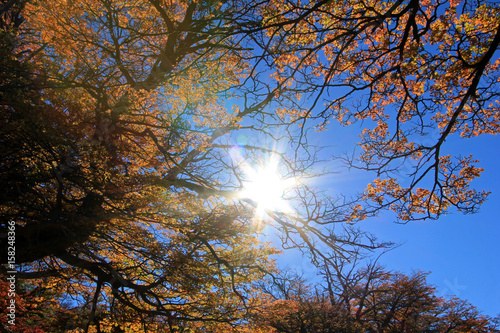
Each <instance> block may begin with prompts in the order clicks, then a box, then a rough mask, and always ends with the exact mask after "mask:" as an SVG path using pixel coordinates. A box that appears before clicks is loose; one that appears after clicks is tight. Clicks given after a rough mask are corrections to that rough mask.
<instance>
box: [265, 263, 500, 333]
mask: <svg viewBox="0 0 500 333" xmlns="http://www.w3.org/2000/svg"><path fill="white" fill-rule="evenodd" d="M356 265H357V264H354V265H349V264H347V263H346V262H345V261H342V260H340V261H337V265H333V266H330V265H325V266H324V267H323V269H324V270H323V281H322V282H323V283H324V284H323V285H316V286H314V287H310V286H306V285H305V284H304V281H302V280H300V279H297V278H295V279H290V278H284V279H282V280H280V282H279V283H278V284H277V287H275V288H274V290H272V292H271V293H272V294H273V296H274V301H273V302H270V303H269V305H268V306H267V307H266V308H265V309H264V310H263V311H262V312H261V314H260V316H257V317H256V319H255V321H256V322H257V324H260V325H263V326H264V327H268V329H270V330H271V329H274V332H315V333H316V332H317V333H319V332H325V333H326V332H328V333H334V332H394V333H395V332H498V331H499V330H500V327H499V326H498V323H495V322H494V320H493V319H491V318H489V317H487V316H484V315H481V314H480V313H479V311H478V310H477V309H476V308H475V307H474V306H472V305H471V304H469V303H468V302H466V301H464V300H460V299H457V298H451V299H446V298H444V297H438V296H436V295H435V294H436V290H435V288H434V287H432V286H430V285H429V284H428V283H427V282H426V277H427V273H423V272H416V273H414V274H413V275H411V276H407V275H404V274H401V273H398V272H389V271H386V270H385V269H383V268H382V267H380V266H378V265H376V263H370V264H369V265H367V266H366V267H364V268H361V269H358V268H356Z"/></svg>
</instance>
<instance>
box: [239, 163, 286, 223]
mask: <svg viewBox="0 0 500 333" xmlns="http://www.w3.org/2000/svg"><path fill="white" fill-rule="evenodd" d="M294 183H295V181H294V180H293V179H292V178H287V179H284V178H282V177H281V176H280V175H279V173H278V168H277V165H275V164H273V163H271V164H269V165H267V166H265V167H257V168H256V169H254V168H251V167H248V169H247V170H245V182H244V189H243V192H242V193H241V196H242V197H244V198H248V199H250V200H252V201H253V202H255V203H256V205H257V213H258V215H260V216H262V215H263V213H264V212H265V211H266V210H273V211H278V212H282V213H286V212H289V211H290V206H289V205H288V204H287V201H286V200H285V194H286V192H287V190H289V189H290V188H291V187H292V186H293V185H294Z"/></svg>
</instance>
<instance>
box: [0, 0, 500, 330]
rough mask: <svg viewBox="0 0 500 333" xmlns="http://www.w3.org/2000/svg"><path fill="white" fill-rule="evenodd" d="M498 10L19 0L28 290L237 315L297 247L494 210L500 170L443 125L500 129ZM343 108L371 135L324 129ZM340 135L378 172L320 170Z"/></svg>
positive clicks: (116, 323) (1, 134)
mask: <svg viewBox="0 0 500 333" xmlns="http://www.w3.org/2000/svg"><path fill="white" fill-rule="evenodd" d="M499 11H500V8H499V6H498V4H496V3H491V2H488V1H468V0H466V1H455V0H454V1H424V0H410V1H388V2H379V1H326V0H323V1H317V2H307V1H304V2H301V1H282V0H276V1H274V0H273V1H264V2H257V3H254V2H251V1H244V0H242V1H240V0H229V1H220V2H219V1H212V0H207V1H205V0H199V1H189V0H185V1H184V0H182V1H167V0H165V1H163V0H134V1H115V0H88V1H71V0H56V1H51V2H42V1H34V0H32V1H28V0H2V1H1V2H0V28H1V30H0V44H1V49H0V52H1V57H0V62H1V64H0V105H1V117H0V122H1V125H0V142H1V149H0V161H1V162H0V182H1V184H2V191H1V193H0V232H1V237H0V247H1V248H2V253H8V252H9V247H10V246H13V244H10V243H9V238H8V237H7V235H8V232H9V225H10V223H11V222H12V221H13V222H14V223H15V226H16V227H15V230H16V236H15V267H14V265H13V263H11V262H10V260H9V259H8V256H2V258H1V263H2V264H6V265H5V267H7V268H5V267H4V268H3V271H2V274H6V272H7V271H8V270H12V269H15V271H16V277H17V278H18V279H19V281H20V283H21V281H22V284H19V288H20V290H23V291H22V292H21V291H20V292H19V294H18V296H19V295H24V301H23V300H19V304H24V303H23V302H28V300H31V302H32V303H31V304H32V305H33V304H35V303H36V302H37V301H35V300H34V297H35V296H34V295H38V294H39V295H40V296H39V297H42V298H43V297H45V298H46V299H47V302H49V303H50V302H52V303H54V304H53V305H52V306H51V307H47V310H46V311H48V312H51V311H52V312H53V313H58V314H59V315H60V316H63V317H64V316H69V317H71V316H73V317H74V316H79V318H80V319H78V320H77V321H78V322H79V323H80V324H78V325H79V326H78V328H81V329H83V330H85V331H91V332H118V331H120V330H122V331H123V330H124V329H125V327H126V328H127V329H129V330H130V331H141V330H143V331H148V330H149V331H159V330H160V327H162V329H164V330H165V331H167V332H168V331H172V332H174V331H187V330H189V329H192V330H200V331H210V330H213V331H217V330H220V327H226V329H229V328H228V327H236V326H238V323H242V320H243V321H245V320H247V319H245V318H248V317H246V315H247V314H248V313H253V312H254V311H256V310H257V309H262V308H265V306H266V305H265V304H267V303H266V302H270V297H271V296H269V293H268V292H266V290H265V288H264V289H263V288H261V287H260V284H259V282H260V281H263V280H265V279H270V280H269V281H274V282H276V281H278V280H277V279H276V276H277V274H278V271H279V267H277V265H276V263H275V261H274V260H275V258H276V256H277V255H278V254H279V253H280V252H281V251H283V250H286V249H290V248H296V249H299V250H300V251H302V252H303V253H305V254H306V255H307V256H308V257H309V258H310V260H311V261H312V262H313V263H314V264H315V265H318V266H320V267H330V266H331V265H334V266H335V265H336V266H335V267H338V266H339V262H338V260H347V261H348V260H350V258H352V256H358V255H360V251H363V250H374V249H377V248H384V247H387V246H389V244H387V243H381V242H377V241H376V239H375V238H374V237H372V236H371V235H369V234H367V233H364V232H363V231H362V230H359V229H358V228H357V226H356V223H357V222H359V221H361V220H364V219H368V218H371V217H373V216H376V215H377V214H379V213H381V212H383V211H392V212H393V213H394V214H395V218H396V219H397V220H398V221H400V222H404V223H406V222H411V221H415V220H423V219H436V218H439V217H440V216H441V215H443V214H445V213H446V212H447V211H449V210H455V211H460V212H463V213H472V212H476V211H477V209H478V208H479V206H480V205H481V204H482V203H483V202H484V201H485V199H486V197H487V196H488V192H486V191H483V190H480V189H475V188H474V187H473V186H472V185H471V182H472V181H473V180H474V179H475V178H477V177H479V176H480V175H481V173H482V171H483V169H482V168H481V167H479V166H477V163H478V161H477V160H476V159H475V158H474V156H472V155H471V156H454V155H452V154H449V153H448V152H447V150H446V144H445V141H446V140H447V139H448V138H449V137H451V136H461V137H464V138H470V137H475V136H479V135H484V134H497V132H498V131H499V130H500V126H499V125H500V124H499V121H500V118H499V114H500V112H499V111H500V110H499V106H500V102H499V97H498V96H499V92H500V91H499V83H500V75H499V65H500V59H499V57H498V52H497V50H498V48H499V45H500V13H499ZM355 124H357V125H355ZM338 126H344V127H349V126H350V127H351V128H353V131H356V130H359V142H357V143H356V146H357V148H356V150H355V151H354V152H346V151H343V150H342V149H339V147H328V145H324V146H318V145H315V144H314V140H312V137H313V136H316V135H320V136H321V135H326V134H329V135H332V134H331V131H334V130H335V128H337V127H338ZM317 132H319V133H317ZM436 133H437V134H436ZM431 134H433V135H431ZM331 155H334V156H335V161H336V162H339V161H340V162H342V164H341V165H343V167H344V168H346V169H349V168H355V169H360V170H363V171H364V172H366V174H367V175H370V177H371V181H370V182H369V183H367V184H366V185H365V187H364V189H362V190H361V191H359V192H357V193H337V192H335V190H325V189H322V188H315V187H314V186H313V183H312V182H310V180H311V179H314V178H315V177H318V176H321V175H323V174H327V173H329V172H332V171H331V170H328V163H332V161H330V160H328V159H327V160H326V161H325V156H331ZM318 165H326V166H327V168H326V169H319V168H318ZM336 165H339V163H336ZM403 176H404V179H405V181H401V178H402V177H403ZM269 232H271V233H273V235H276V238H278V239H279V240H280V242H274V243H270V242H268V241H267V239H266V237H265V236H266V235H267V234H269ZM335 263H337V264H335ZM380 274H382V275H384V274H386V272H380ZM387 274H389V273H387ZM387 274H386V277H387V279H386V280H387V281H386V280H384V279H385V278H384V279H382V278H381V279H382V280H381V281H383V283H388V284H391V283H392V284H397V283H399V282H398V281H400V280H401V279H402V280H405V278H403V277H401V276H399V275H398V276H396V275H390V274H389V275H387ZM273 278H274V280H273ZM410 279H417V280H419V279H420V280H419V281H421V276H419V275H417V276H416V277H414V278H410ZM3 280H5V279H3ZM402 280H401V281H402ZM405 281H406V280H405ZM270 283H271V282H270ZM381 283H382V282H381ZM294 297H295V296H294ZM311 297H312V296H311ZM311 297H309V298H310V299H312V298H311ZM332 300H333V298H332V297H330V301H332ZM33 302H35V303H33ZM64 302H66V303H65V304H66V305H65V306H63V303H64ZM307 302H309V301H307ZM311 302H312V301H311ZM314 302H318V301H317V299H316V298H314ZM52 303H51V304H52ZM348 303H349V302H348ZM348 303H346V304H348ZM438 303H439V302H438ZM46 304H48V303H46ZM308 304H309V303H308ZM436 304H437V303H436ZM440 304H441V303H440ZM344 305H345V304H344ZM23 306H24V305H23ZM26 306H28V305H26ZM454 306H455V305H454ZM28 307H29V306H28ZM69 308H72V309H73V312H72V313H71V311H69V310H68V309H69ZM358 309H359V307H358ZM344 310H345V308H343V310H342V311H344ZM270 311H271V310H270ZM273 311H274V310H273ZM283 311H285V310H283ZM286 311H288V310H286ZM353 311H354V310H353ZM48 312H47V313H48ZM444 312H446V311H444ZM20 313H21V312H20ZM47 313H46V314H43V313H40V314H39V316H40V318H45V316H48V314H47ZM2 320H3V318H2ZM28 322H29V320H28V321H26V322H25V324H26V325H28V324H29V323H28ZM32 322H33V321H32ZM288 324H290V325H292V323H291V322H290V323H288ZM288 324H287V325H288ZM41 325H42V324H41ZM43 325H49V324H48V323H47V322H45V323H44V324H43ZM43 325H42V326H43ZM217 325H229V326H217ZM249 325H250V324H249ZM28 326H29V325H28ZM28 326H26V327H28ZM42 326H40V327H42ZM271 326H272V325H271ZM19 327H20V326H18V329H19ZM43 327H45V328H39V329H40V330H41V331H44V329H45V330H46V331H50V330H51V329H50V328H46V327H47V326H43ZM217 327H219V328H217ZM20 329H21V330H23V329H24V328H20ZM33 329H34V328H33ZM53 329H54V328H53ZM254 329H257V328H255V327H254ZM251 330H252V329H250V331H251Z"/></svg>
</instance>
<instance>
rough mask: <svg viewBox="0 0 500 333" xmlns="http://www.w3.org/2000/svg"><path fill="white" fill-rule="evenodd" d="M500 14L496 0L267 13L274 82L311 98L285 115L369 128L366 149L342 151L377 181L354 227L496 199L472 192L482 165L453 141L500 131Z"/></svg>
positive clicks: (341, 4)
mask: <svg viewBox="0 0 500 333" xmlns="http://www.w3.org/2000/svg"><path fill="white" fill-rule="evenodd" d="M498 11H499V7H498V4H495V3H491V2H485V1H419V0H411V1H387V2H379V1H337V2H331V1H319V2H311V3H303V2H301V1H279V0H277V1H271V2H269V3H268V4H267V5H266V6H265V7H264V8H263V9H262V13H263V24H262V27H260V28H254V30H249V31H255V32H258V31H262V33H261V34H256V37H255V38H254V41H255V43H257V44H258V45H259V46H260V47H261V48H262V50H263V51H262V52H263V59H265V60H266V63H267V64H272V66H271V68H270V69H269V70H270V71H271V72H272V74H271V75H272V76H273V77H274V78H275V79H276V80H277V81H278V82H281V83H282V84H283V85H284V86H287V87H288V88H287V90H288V91H289V92H292V93H295V94H297V96H298V97H300V96H302V97H303V98H309V99H310V103H309V104H305V105H304V104H302V105H301V104H300V103H299V102H296V103H295V106H292V107H288V108H284V109H283V110H282V111H281V113H280V114H281V115H282V116H283V117H288V118H290V119H291V120H293V121H295V122H296V123H299V125H303V126H304V128H305V125H306V124H308V123H312V124H317V125H316V126H317V129H318V130H324V129H326V127H328V123H329V122H330V121H333V120H335V121H338V122H339V123H340V124H342V125H344V126H348V125H351V124H354V123H362V126H361V129H362V130H361V133H360V136H361V141H360V142H359V149H358V151H357V152H355V153H353V154H346V155H345V156H342V154H341V153H337V156H339V158H340V159H341V160H343V161H344V162H346V163H347V166H348V167H353V168H359V169H361V170H365V171H369V172H373V173H374V174H376V176H375V177H374V178H375V179H374V180H373V181H372V182H371V183H370V184H368V185H367V187H366V189H365V191H364V193H362V194H361V195H359V196H358V197H357V199H358V202H357V203H355V204H352V205H351V207H350V208H351V213H352V214H351V215H350V216H345V214H344V215H343V216H344V217H345V218H346V219H347V220H352V221H357V220H360V219H364V218H366V217H368V216H371V215H373V214H375V213H377V212H378V211H380V210H382V209H390V210H393V211H395V212H396V213H397V216H398V218H399V220H400V221H402V222H407V221H410V220H416V219H417V220H418V219H426V218H438V217H439V216H440V215H441V214H443V213H445V212H446V211H447V209H449V208H450V207H455V208H456V209H458V210H459V211H462V212H465V213H469V212H475V211H476V210H477V208H478V206H479V205H480V204H481V203H482V202H484V200H485V197H486V196H487V194H488V193H487V192H485V191H477V190H474V189H472V188H470V182H471V181H472V180H473V179H474V178H476V177H478V176H479V175H480V174H481V172H482V169H481V168H479V167H477V166H475V163H477V162H478V161H476V160H475V159H474V158H473V157H472V156H462V157H461V156H451V155H448V154H446V145H445V141H446V139H447V138H449V137H451V136H452V135H453V134H459V135H460V136H461V137H464V138H470V137H474V136H478V135H482V134H497V133H498V129H499V123H498V121H499V118H498V115H499V102H498V95H499V90H498V77H499V72H498V69H499V65H500V60H499V57H498V53H497V50H498V48H499V45H500V21H499V15H498ZM262 63H263V62H262ZM315 120H316V123H314V121H315ZM398 176H399V177H400V178H405V179H409V182H407V184H406V183H404V182H402V181H401V180H400V179H399V180H398ZM332 209H333V208H332ZM341 216H342V215H341Z"/></svg>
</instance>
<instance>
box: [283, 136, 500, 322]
mask: <svg viewBox="0 0 500 333" xmlns="http://www.w3.org/2000/svg"><path fill="white" fill-rule="evenodd" d="M354 132H355V131H351V130H349V129H346V128H341V129H330V130H329V131H326V132H324V133H322V136H319V137H318V140H319V143H324V144H327V143H328V144H330V143H333V144H334V145H335V144H336V145H337V150H338V151H341V150H342V149H344V148H346V150H348V148H349V146H348V145H347V142H352V143H354V137H353V136H352V135H353V133H354ZM499 150H500V136H493V135H482V136H480V137H477V138H472V139H462V138H457V137H451V138H450V139H448V140H447V142H446V143H445V147H444V152H443V154H444V155H446V154H457V155H460V154H461V155H470V154H473V155H474V157H475V158H476V159H478V160H479V161H480V163H478V165H477V166H480V167H482V168H484V170H485V171H484V172H483V174H482V175H481V177H479V178H477V179H475V180H474V181H473V182H472V185H473V187H474V188H476V189H478V190H483V189H484V190H487V191H491V194H490V195H489V197H488V199H487V201H486V202H485V203H484V204H483V205H482V206H481V208H480V210H479V212H478V213H476V214H468V215H464V214H462V213H460V212H457V211H451V212H450V213H449V214H447V215H446V216H442V217H440V218H439V219H438V220H429V221H419V222H409V223H407V224H397V223H395V222H394V221H395V218H394V215H392V214H390V213H385V214H382V215H380V216H378V217H375V218H368V219H367V220H365V221H363V222H360V223H359V224H358V226H359V227H360V228H361V229H362V230H364V231H368V232H371V233H372V234H374V235H375V236H376V237H377V238H378V239H379V240H380V241H391V242H395V243H398V244H400V246H399V247H397V248H395V249H393V250H391V251H389V252H388V253H386V254H384V255H383V256H382V257H381V258H380V259H379V263H380V264H382V265H383V266H385V267H386V269H388V270H391V271H400V272H403V273H406V274H412V272H415V271H424V272H430V274H429V276H428V279H427V281H428V282H429V283H430V284H431V285H433V286H435V287H436V291H437V295H438V296H455V297H459V298H461V299H466V300H468V301H469V302H470V303H471V304H473V305H475V306H476V307H477V308H478V309H479V310H480V311H481V312H482V313H483V314H486V315H489V316H492V317H494V316H497V315H500V260H499V250H498V248H499V244H500V223H499V220H500V219H499V217H498V216H499V210H498V209H499V208H500V173H499V172H498V167H499V165H500V154H499ZM332 163H333V162H332ZM339 170H341V169H340V168H339ZM369 180H370V177H367V175H366V173H364V172H362V171H356V172H340V173H338V174H334V175H331V176H330V177H329V178H328V179H322V180H321V181H320V182H318V183H321V184H322V185H323V187H324V188H326V189H328V190H329V191H330V192H332V193H333V192H335V191H336V190H337V191H339V192H342V191H343V190H347V189H349V187H351V186H354V185H355V184H358V183H363V182H364V183H365V184H366V181H369ZM280 262H281V263H282V264H284V265H288V266H290V267H292V268H295V269H296V270H298V271H302V272H304V273H306V274H305V275H306V276H308V277H310V278H312V276H311V274H313V273H311V272H314V267H313V266H312V264H310V263H309V262H308V261H307V259H306V258H299V257H298V256H297V254H292V253H290V254H288V256H287V254H286V253H285V255H284V257H283V258H281V259H280Z"/></svg>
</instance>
